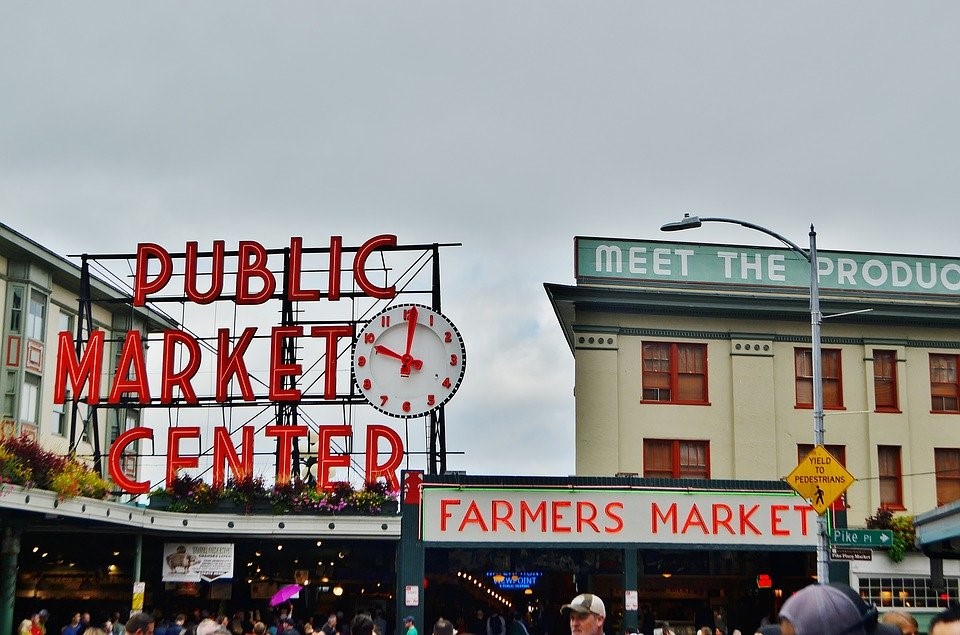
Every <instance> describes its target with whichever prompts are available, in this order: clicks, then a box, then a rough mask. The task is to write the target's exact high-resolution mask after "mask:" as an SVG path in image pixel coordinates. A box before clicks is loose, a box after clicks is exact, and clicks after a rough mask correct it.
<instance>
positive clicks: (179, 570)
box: [163, 542, 233, 582]
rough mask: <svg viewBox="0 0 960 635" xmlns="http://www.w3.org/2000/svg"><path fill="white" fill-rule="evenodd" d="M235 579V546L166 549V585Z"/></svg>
mask: <svg viewBox="0 0 960 635" xmlns="http://www.w3.org/2000/svg"><path fill="white" fill-rule="evenodd" d="M232 577H233V543H184V542H168V543H165V544H164V545H163V581H164V582H199V581H200V580H208V581H209V580H216V579H218V578H232Z"/></svg>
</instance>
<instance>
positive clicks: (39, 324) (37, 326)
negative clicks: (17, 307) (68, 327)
mask: <svg viewBox="0 0 960 635" xmlns="http://www.w3.org/2000/svg"><path fill="white" fill-rule="evenodd" d="M46 310H47V296H45V295H44V294H42V293H40V292H39V291H31V292H30V305H29V307H28V311H27V337H29V338H32V339H35V340H39V341H41V342H42V341H43V339H44V338H43V331H44V326H43V317H44V314H45V313H46Z"/></svg>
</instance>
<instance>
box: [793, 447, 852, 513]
mask: <svg viewBox="0 0 960 635" xmlns="http://www.w3.org/2000/svg"><path fill="white" fill-rule="evenodd" d="M855 480H856V479H855V478H853V475H852V474H850V472H848V471H847V469H846V468H845V467H843V465H841V464H840V461H838V460H837V459H836V457H834V456H833V455H832V454H830V453H829V452H828V451H827V449H826V448H825V447H823V446H822V445H818V446H816V447H814V448H813V449H812V450H810V453H809V454H807V456H805V457H803V460H802V461H800V464H799V465H797V467H795V468H794V470H793V471H792V472H790V474H788V475H787V484H788V485H790V487H792V488H793V489H794V490H795V491H796V492H797V493H798V494H800V496H803V497H804V498H806V499H807V500H808V501H810V504H811V505H813V508H814V509H815V510H817V513H818V514H823V513H824V512H826V511H827V508H829V507H830V505H832V504H833V501H835V500H837V498H838V497H839V496H840V495H841V494H843V493H844V492H845V491H847V488H848V487H850V486H851V485H852V484H853V482H854V481H855Z"/></svg>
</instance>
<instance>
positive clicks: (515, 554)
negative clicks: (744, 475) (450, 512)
mask: <svg viewBox="0 0 960 635" xmlns="http://www.w3.org/2000/svg"><path fill="white" fill-rule="evenodd" d="M623 557H624V551H623V550H620V549H552V548H543V549H528V548H522V549H518V548H513V549H483V548H477V549H458V548H452V549H427V550H426V563H425V564H426V570H425V573H426V576H425V581H426V589H425V608H426V611H425V617H424V619H425V624H431V623H433V622H434V621H435V620H436V619H438V618H440V617H444V618H447V619H449V620H451V621H453V622H454V624H455V625H456V627H457V629H458V631H460V632H462V633H474V634H476V633H481V634H482V633H486V627H485V620H486V618H487V617H488V616H489V615H490V614H491V613H494V612H495V613H498V614H500V615H503V616H504V617H505V618H508V619H509V616H510V615H520V616H525V620H526V624H527V626H528V628H529V629H530V632H531V633H534V632H536V633H553V632H562V631H564V630H565V628H566V624H564V623H562V618H561V616H560V614H559V611H558V608H559V607H560V606H562V605H563V604H565V603H566V602H568V601H569V600H570V598H572V597H574V596H575V595H576V594H577V593H580V592H585V591H589V592H591V593H595V594H597V595H598V596H600V597H601V598H603V600H604V602H605V603H606V606H607V624H608V629H607V630H608V631H610V632H622V631H623V628H624V626H625V624H624V618H625V609H626V607H625V597H624V592H623V586H624V579H623V571H624V569H625V567H624V562H623ZM637 560H638V561H637V571H638V575H637V580H636V586H635V588H636V589H637V600H638V603H639V607H638V608H639V611H638V613H639V615H638V626H639V628H640V631H641V632H642V633H645V634H646V633H649V635H653V629H654V628H656V627H661V626H662V623H663V622H667V623H669V624H670V626H671V628H673V630H674V631H675V632H676V633H677V634H678V635H692V634H693V633H694V631H695V630H696V629H697V628H699V627H702V626H710V627H720V628H722V629H724V630H725V631H726V632H732V631H733V629H739V630H740V631H741V632H754V631H755V630H756V627H757V626H758V625H759V624H760V621H761V620H762V619H763V618H764V617H765V616H770V615H775V614H776V613H777V611H778V610H779V605H780V602H781V601H782V598H784V597H787V596H789V594H790V593H792V592H793V591H794V590H796V589H799V588H801V587H803V586H805V585H806V584H807V583H808V581H809V579H810V575H811V574H812V572H813V571H814V568H813V567H814V566H815V563H814V559H813V555H812V554H810V553H804V552H792V551H781V552H761V551H736V550H723V551H703V550H640V551H638V552H637ZM750 629H753V630H750Z"/></svg>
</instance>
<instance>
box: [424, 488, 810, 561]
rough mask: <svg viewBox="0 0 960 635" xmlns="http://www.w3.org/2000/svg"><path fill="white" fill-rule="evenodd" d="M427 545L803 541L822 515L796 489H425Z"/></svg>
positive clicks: (779, 543) (775, 543)
mask: <svg viewBox="0 0 960 635" xmlns="http://www.w3.org/2000/svg"><path fill="white" fill-rule="evenodd" d="M422 522H423V540H424V542H495V543H496V542H501V543H503V542H519V543H551V542H553V543H583V544H590V545H596V544H597V543H601V542H626V543H652V544H660V543H662V544H674V545H676V544H688V545H705V544H710V545H752V546H790V547H796V546H803V547H815V546H816V544H817V513H816V512H815V511H814V509H813V507H812V506H811V505H810V503H808V502H807V501H806V500H804V499H803V498H801V497H800V496H798V495H796V494H794V493H793V492H784V493H782V494H780V493H771V494H765V493H761V492H757V493H751V492H747V493H739V492H722V491H711V492H703V491H699V492H690V491H663V490H658V491H643V490H590V489H582V490H577V489H576V488H571V489H569V490H547V489H543V490H535V489H529V490H517V489H511V490H506V489H483V488H470V487H464V488H445V487H430V486H424V488H423V514H422Z"/></svg>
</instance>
